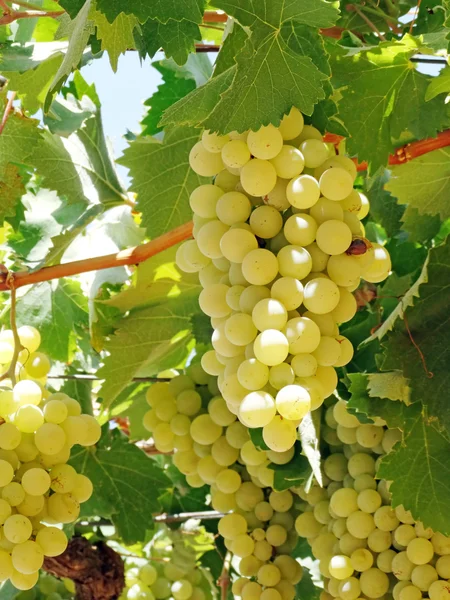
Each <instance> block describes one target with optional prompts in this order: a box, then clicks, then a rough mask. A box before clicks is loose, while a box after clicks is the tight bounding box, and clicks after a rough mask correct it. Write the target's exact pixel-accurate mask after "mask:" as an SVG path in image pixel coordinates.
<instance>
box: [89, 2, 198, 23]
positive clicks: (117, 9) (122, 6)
mask: <svg viewBox="0 0 450 600" xmlns="http://www.w3.org/2000/svg"><path fill="white" fill-rule="evenodd" d="M204 7H205V2H204V0H183V1H182V2H178V1H177V0H153V1H152V2H142V1H141V0H97V9H98V10H100V11H101V12H103V13H104V14H105V15H106V17H107V19H108V21H109V22H110V23H112V22H113V21H114V19H116V18H117V17H118V16H119V15H120V13H122V12H124V13H125V14H127V15H129V14H133V15H135V16H136V17H137V18H138V19H139V21H141V23H145V21H147V19H156V20H158V21H160V22H161V23H167V21H169V19H175V20H176V21H182V20H183V19H186V20H188V21H193V22H194V23H200V22H201V20H202V17H203V10H204Z"/></svg>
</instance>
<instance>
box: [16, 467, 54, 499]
mask: <svg viewBox="0 0 450 600" xmlns="http://www.w3.org/2000/svg"><path fill="white" fill-rule="evenodd" d="M21 483H22V486H23V489H24V490H25V492H26V493H27V494H29V495H30V496H41V495H43V494H46V493H47V492H48V490H49V488H50V484H51V478H50V475H49V474H48V473H47V471H46V470H45V469H38V468H33V469H29V470H28V471H27V472H26V473H24V475H23V477H22V481H21Z"/></svg>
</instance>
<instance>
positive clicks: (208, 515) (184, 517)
mask: <svg viewBox="0 0 450 600" xmlns="http://www.w3.org/2000/svg"><path fill="white" fill-rule="evenodd" d="M223 516H224V513H219V512H217V511H216V510H203V511H198V512H185V513H176V514H173V515H170V514H167V513H163V514H161V515H153V520H154V521H156V522H158V523H183V522H184V521H188V520H189V519H199V520H201V519H203V520H213V519H221V518H222V517H223ZM78 525H79V526H81V527H108V526H112V525H113V523H112V521H109V520H108V519H98V520H97V521H88V520H84V519H83V520H81V521H80V523H79V524H78Z"/></svg>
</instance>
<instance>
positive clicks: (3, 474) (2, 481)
mask: <svg viewBox="0 0 450 600" xmlns="http://www.w3.org/2000/svg"><path fill="white" fill-rule="evenodd" d="M13 477H14V469H13V467H12V466H11V464H10V463H9V462H7V461H6V460H3V459H0V487H3V486H5V485H8V483H11V481H12V480H13Z"/></svg>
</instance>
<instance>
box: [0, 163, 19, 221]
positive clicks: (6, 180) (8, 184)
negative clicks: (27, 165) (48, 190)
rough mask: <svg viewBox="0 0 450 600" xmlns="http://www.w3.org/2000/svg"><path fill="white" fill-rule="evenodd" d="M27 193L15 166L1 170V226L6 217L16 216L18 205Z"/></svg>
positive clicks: (8, 166)
mask: <svg viewBox="0 0 450 600" xmlns="http://www.w3.org/2000/svg"><path fill="white" fill-rule="evenodd" d="M24 193H25V186H24V184H23V181H22V177H21V176H20V172H19V169H18V168H17V167H16V166H15V165H11V164H10V165H6V166H4V167H1V168H0V225H3V221H4V219H5V217H13V216H14V215H15V214H16V204H17V202H18V201H19V200H20V197H21V196H22V195H23V194H24Z"/></svg>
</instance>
